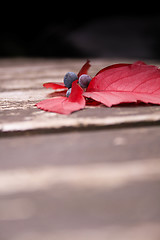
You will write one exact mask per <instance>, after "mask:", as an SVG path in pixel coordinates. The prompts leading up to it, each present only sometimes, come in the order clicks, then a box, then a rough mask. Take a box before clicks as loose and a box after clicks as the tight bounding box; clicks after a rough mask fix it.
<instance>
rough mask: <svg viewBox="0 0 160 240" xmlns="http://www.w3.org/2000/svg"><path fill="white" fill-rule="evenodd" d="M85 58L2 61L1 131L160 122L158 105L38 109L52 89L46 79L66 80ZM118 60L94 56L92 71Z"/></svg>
mask: <svg viewBox="0 0 160 240" xmlns="http://www.w3.org/2000/svg"><path fill="white" fill-rule="evenodd" d="M84 62H85V60H74V61H73V60H54V61H53V60H37V61H36V60H25V59H21V60H20V59H19V60H12V61H10V62H9V61H7V60H6V61H4V60H1V62H0V90H1V91H0V102H1V104H0V110H1V111H0V134H3V133H5V134H6V133H14V132H15V133H17V132H21V131H22V132H24V131H40V130H42V131H44V130H49V131H54V130H56V131H57V130H61V129H63V131H64V128H67V129H69V128H76V129H77V128H86V127H87V128H88V127H96V128H97V127H107V126H108V127H110V126H114V127H115V126H116V125H121V124H126V125H127V124H131V125H132V124H135V123H150V122H155V123H158V124H159V122H160V107H159V106H147V107H146V106H140V107H133V106H129V107H125V106H124V107H114V108H106V107H103V108H102V107H100V108H97V107H96V112H95V108H93V107H90V108H89V107H88V109H85V110H83V111H79V112H76V113H73V114H72V115H70V116H63V115H59V114H55V113H47V112H43V111H40V110H38V109H36V107H35V106H34V105H35V103H37V102H38V101H40V100H42V99H45V98H46V97H47V95H48V94H49V93H52V92H53V91H52V90H51V89H45V88H43V87H42V84H43V83H44V82H50V81H51V82H52V81H60V82H61V81H63V76H64V74H65V73H66V72H67V71H75V72H78V71H79V69H80V67H81V66H82V64H83V63H84ZM115 62H116V61H112V62H111V61H107V60H106V61H105V60H103V61H102V60H93V61H92V65H93V66H92V68H91V71H90V73H91V75H94V74H95V73H96V72H97V71H99V70H100V69H101V68H102V67H105V66H106V65H108V64H112V63H115Z"/></svg>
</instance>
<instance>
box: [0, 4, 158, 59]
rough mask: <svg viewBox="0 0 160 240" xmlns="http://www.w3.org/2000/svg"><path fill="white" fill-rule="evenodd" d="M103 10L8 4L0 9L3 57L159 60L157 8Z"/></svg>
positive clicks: (98, 8) (129, 6)
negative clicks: (147, 9)
mask: <svg viewBox="0 0 160 240" xmlns="http://www.w3.org/2000/svg"><path fill="white" fill-rule="evenodd" d="M78 4H79V5H78ZM103 4H104V5H101V4H99V5H98V4H97V5H95V6H93V4H92V5H90V8H87V9H86V7H85V5H84V3H83V4H82V2H76V4H75V5H74V4H71V6H64V4H63V2H61V3H60V4H59V5H56V6H55V5H54V3H53V5H50V6H47V8H46V5H44V3H42V4H41V6H40V5H39V4H38V5H37V6H36V7H35V6H34V8H33V7H32V5H29V4H25V3H24V4H23V6H18V7H15V6H11V5H10V4H9V3H8V6H9V8H8V6H5V7H4V8H3V7H2V8H1V16H0V57H51V58H52V57H53V58H54V57H59V58H61V57H85V58H89V57H105V58H112V57H113V58H115V57H120V58H121V57H122V58H135V59H160V14H159V9H158V8H159V6H158V5H157V7H156V6H154V8H153V10H152V11H146V9H145V11H141V9H139V7H138V6H132V5H134V3H132V2H127V4H128V8H127V9H126V7H125V6H124V8H125V10H124V9H123V7H122V6H120V7H121V8H119V6H117V8H116V9H115V6H114V5H116V2H114V3H113V4H109V5H108V6H107V7H106V6H105V3H103ZM106 4H107V3H106ZM142 4H143V5H144V3H142ZM150 4H151V3H150ZM62 6H63V7H62ZM40 9H41V10H40ZM121 9H123V11H122V10H121ZM128 9H130V11H129V10H128ZM149 9H150V6H149ZM135 10H136V11H135Z"/></svg>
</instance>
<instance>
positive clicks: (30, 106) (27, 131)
mask: <svg viewBox="0 0 160 240" xmlns="http://www.w3.org/2000/svg"><path fill="white" fill-rule="evenodd" d="M84 61H85V60H84ZM84 61H83V60H82V59H81V60H70V59H64V60H44V59H12V60H9V59H6V60H5V59H4V60H0V101H1V104H0V108H1V111H0V152H1V156H0V239H5V240H11V239H12V240H31V239H34V240H36V239H39V240H41V239H46V240H49V239H58V240H59V239H60V240H67V239H78V240H88V239H93V240H94V239H100V240H103V239H111V240H117V239H123V240H128V239H136V240H141V239H145V240H150V239H152V240H159V239H160V207H159V202H160V148H159V139H160V126H159V123H160V107H159V106H152V105H141V106H138V107H137V106H135V105H130V106H129V105H123V106H118V107H112V108H106V107H99V108H93V107H92V108H86V109H84V110H82V111H79V112H76V113H73V114H71V115H69V116H65V115H59V114H55V113H48V112H44V111H41V110H38V109H37V108H36V107H35V106H34V105H35V103H36V102H37V101H39V100H41V99H44V98H46V97H47V96H46V95H47V94H48V93H50V92H52V90H49V89H43V88H42V84H43V83H44V82H47V81H62V79H63V76H64V74H65V73H66V72H67V71H75V72H77V71H78V70H79V68H80V67H81V65H82V64H83V63H84ZM122 61H123V60H122ZM92 62H93V68H92V70H91V74H92V75H94V74H95V73H96V72H97V71H98V70H99V69H100V68H102V67H104V66H106V65H108V64H111V63H114V62H120V60H118V61H117V60H115V61H110V60H100V59H99V60H93V61H92ZM123 62H125V61H123ZM127 62H128V61H127ZM156 65H158V64H156ZM122 126H123V127H122ZM82 130H85V131H82ZM95 130H96V131H95ZM97 130H98V131H97ZM33 133H35V134H33ZM39 133H40V134H39ZM49 133H51V134H49ZM52 133H54V134H52Z"/></svg>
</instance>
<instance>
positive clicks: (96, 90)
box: [83, 61, 160, 107]
mask: <svg viewBox="0 0 160 240" xmlns="http://www.w3.org/2000/svg"><path fill="white" fill-rule="evenodd" d="M83 95H84V96H85V97H89V98H92V99H94V100H96V101H99V102H101V103H103V104H104V105H106V106H108V107H111V106H112V105H116V104H119V103H125V102H127V103H130V102H137V101H141V102H144V103H154V104H160V69H158V68H157V67H156V66H152V65H147V64H145V63H143V62H141V61H138V62H135V63H133V64H118V65H117V64H116V65H112V66H109V67H108V68H104V69H102V70H101V71H100V72H99V73H98V74H96V76H95V77H94V78H93V79H92V81H91V82H90V84H89V86H88V88H87V91H86V92H85V93H83Z"/></svg>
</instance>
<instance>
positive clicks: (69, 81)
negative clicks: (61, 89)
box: [64, 72, 78, 88]
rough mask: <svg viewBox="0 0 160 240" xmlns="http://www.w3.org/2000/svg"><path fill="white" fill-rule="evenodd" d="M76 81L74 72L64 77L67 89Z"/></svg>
mask: <svg viewBox="0 0 160 240" xmlns="http://www.w3.org/2000/svg"><path fill="white" fill-rule="evenodd" d="M76 79H78V77H77V75H76V74H75V73H74V72H68V73H66V75H65V76H64V85H65V86H66V87H67V88H71V87H72V83H73V82H74V81H75V80H76Z"/></svg>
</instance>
